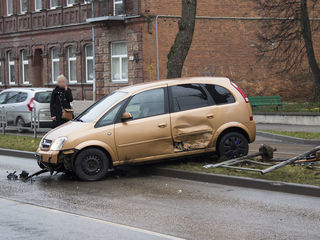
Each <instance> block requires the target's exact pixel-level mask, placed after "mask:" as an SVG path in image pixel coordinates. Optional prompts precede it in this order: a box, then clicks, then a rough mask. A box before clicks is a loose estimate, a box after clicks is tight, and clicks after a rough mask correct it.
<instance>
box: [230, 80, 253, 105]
mask: <svg viewBox="0 0 320 240" xmlns="http://www.w3.org/2000/svg"><path fill="white" fill-rule="evenodd" d="M231 85H232V86H233V87H234V88H235V89H237V90H238V92H239V93H240V94H241V96H242V97H243V99H244V100H245V101H246V103H249V99H248V97H247V96H246V95H245V94H244V92H243V91H242V90H241V89H240V88H239V87H238V86H237V84H235V83H234V82H231Z"/></svg>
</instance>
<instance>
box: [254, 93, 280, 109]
mask: <svg viewBox="0 0 320 240" xmlns="http://www.w3.org/2000/svg"><path fill="white" fill-rule="evenodd" d="M248 99H249V101H250V104H251V107H252V108H256V107H263V106H274V107H276V108H278V107H279V106H282V102H281V97H280V96H254V97H248Z"/></svg>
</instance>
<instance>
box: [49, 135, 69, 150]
mask: <svg viewBox="0 0 320 240" xmlns="http://www.w3.org/2000/svg"><path fill="white" fill-rule="evenodd" d="M67 139H68V138H67V137H59V138H57V139H56V140H54V142H53V143H52V145H51V147H50V149H51V150H52V151H60V150H61V148H62V146H63V144H64V142H65V141H67Z"/></svg>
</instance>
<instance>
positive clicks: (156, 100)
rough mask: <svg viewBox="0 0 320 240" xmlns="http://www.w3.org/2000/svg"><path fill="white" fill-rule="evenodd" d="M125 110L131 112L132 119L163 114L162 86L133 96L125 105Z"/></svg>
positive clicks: (163, 92)
mask: <svg viewBox="0 0 320 240" xmlns="http://www.w3.org/2000/svg"><path fill="white" fill-rule="evenodd" d="M125 112H129V113H131V114H132V117H133V119H140V118H146V117H152V116H156V115H161V114H165V113H166V108H165V90H164V88H157V89H152V90H148V91H145V92H142V93H138V94H137V95H135V96H133V97H132V98H131V100H130V102H129V104H128V105H127V107H126V109H125Z"/></svg>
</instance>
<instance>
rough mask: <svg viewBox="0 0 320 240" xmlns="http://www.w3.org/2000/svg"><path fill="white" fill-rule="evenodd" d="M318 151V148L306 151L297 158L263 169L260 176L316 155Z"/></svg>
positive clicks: (319, 148)
mask: <svg viewBox="0 0 320 240" xmlns="http://www.w3.org/2000/svg"><path fill="white" fill-rule="evenodd" d="M318 151H320V146H318V147H315V148H313V149H311V150H309V151H307V152H304V153H302V154H300V155H299V156H296V157H293V158H290V159H288V160H286V161H283V162H280V163H278V164H276V165H273V166H271V167H269V168H266V169H264V170H261V173H262V174H266V173H268V172H271V171H273V170H276V169H278V168H281V167H283V166H285V165H288V164H290V163H293V162H295V161H297V160H300V159H302V158H306V157H307V156H309V155H310V154H312V153H316V152H318Z"/></svg>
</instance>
